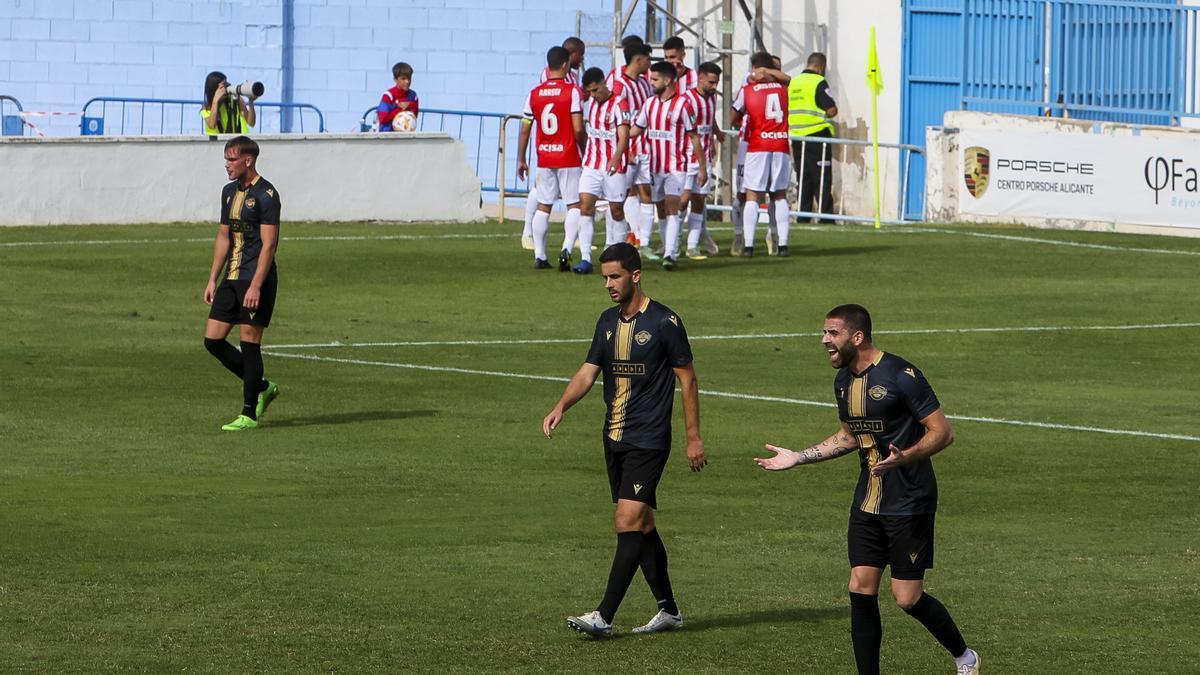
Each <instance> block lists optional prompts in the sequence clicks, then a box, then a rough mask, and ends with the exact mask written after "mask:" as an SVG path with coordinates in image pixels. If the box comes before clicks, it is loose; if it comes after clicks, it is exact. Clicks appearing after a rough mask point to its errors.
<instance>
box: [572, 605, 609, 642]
mask: <svg viewBox="0 0 1200 675" xmlns="http://www.w3.org/2000/svg"><path fill="white" fill-rule="evenodd" d="M567 626H569V627H571V628H574V629H575V630H577V631H579V632H580V633H587V634H588V635H591V636H593V637H608V636H610V635H612V624H611V623H609V622H607V621H605V620H604V617H602V616H600V611H599V610H593V611H591V612H588V613H587V614H584V615H583V616H569V617H567Z"/></svg>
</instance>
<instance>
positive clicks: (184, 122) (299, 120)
mask: <svg viewBox="0 0 1200 675" xmlns="http://www.w3.org/2000/svg"><path fill="white" fill-rule="evenodd" d="M203 106H204V101H201V100H199V99H197V100H189V99H175V98H122V97H113V96H101V97H98V98H93V99H91V100H89V101H88V102H87V103H85V104H83V122H82V123H81V128H80V132H81V133H82V135H84V136H104V135H107V136H123V135H126V134H129V135H138V136H146V135H165V134H178V135H180V136H184V135H192V134H201V133H204V127H203V125H204V120H203V119H202V118H201V117H200V109H201V108H202V107H203ZM254 107H255V109H256V117H257V119H256V120H255V124H254V130H255V131H256V132H258V133H279V132H280V130H281V129H282V123H283V113H284V111H285V110H290V111H292V126H293V130H294V131H296V132H298V133H305V132H323V131H325V115H324V114H323V113H322V112H321V110H320V109H319V108H317V107H316V106H314V105H311V104H308V103H280V102H278V101H255V102H254ZM297 127H298V128H297Z"/></svg>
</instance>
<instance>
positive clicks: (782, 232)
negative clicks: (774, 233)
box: [775, 199, 791, 246]
mask: <svg viewBox="0 0 1200 675" xmlns="http://www.w3.org/2000/svg"><path fill="white" fill-rule="evenodd" d="M788 221H789V218H788V203H787V200H786V199H776V200H775V225H776V227H778V228H779V245H780V246H787V245H788V232H790V231H791V223H790V222H788Z"/></svg>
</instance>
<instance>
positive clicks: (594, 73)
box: [583, 66, 604, 87]
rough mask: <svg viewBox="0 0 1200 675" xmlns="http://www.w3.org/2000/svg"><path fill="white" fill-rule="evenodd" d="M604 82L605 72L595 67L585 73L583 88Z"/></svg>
mask: <svg viewBox="0 0 1200 675" xmlns="http://www.w3.org/2000/svg"><path fill="white" fill-rule="evenodd" d="M603 81H604V71H603V70H600V69H599V68H596V67H595V66H593V67H591V68H588V69H587V70H585V71H583V86H585V87H590V86H592V85H593V84H595V83H596V82H603Z"/></svg>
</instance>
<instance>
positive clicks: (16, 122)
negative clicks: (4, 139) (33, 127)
mask: <svg viewBox="0 0 1200 675" xmlns="http://www.w3.org/2000/svg"><path fill="white" fill-rule="evenodd" d="M8 107H15V108H16V109H17V112H18V113H21V112H24V111H25V108H24V106H22V105H21V102H20V101H18V100H17V99H15V98H13V97H12V96H7V95H4V94H0V136H24V135H25V120H23V119H22V118H21V116H20V115H19V114H18V115H13V114H10V113H9V112H7V111H6V108H8Z"/></svg>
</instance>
